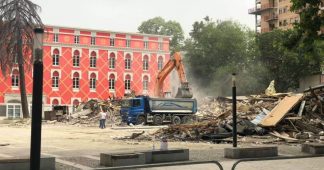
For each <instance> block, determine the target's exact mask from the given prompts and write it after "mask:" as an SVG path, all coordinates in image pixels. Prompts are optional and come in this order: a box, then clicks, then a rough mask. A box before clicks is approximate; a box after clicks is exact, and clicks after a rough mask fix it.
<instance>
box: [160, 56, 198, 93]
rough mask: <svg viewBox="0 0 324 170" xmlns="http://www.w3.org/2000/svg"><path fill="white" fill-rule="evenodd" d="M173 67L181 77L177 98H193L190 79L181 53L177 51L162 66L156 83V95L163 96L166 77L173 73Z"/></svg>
mask: <svg viewBox="0 0 324 170" xmlns="http://www.w3.org/2000/svg"><path fill="white" fill-rule="evenodd" d="M173 69H176V70H177V73H178V76H179V79H180V83H181V84H180V87H179V88H178V92H177V95H176V98H192V92H191V89H190V88H189V84H188V81H187V79H186V74H185V71H184V70H185V69H184V65H183V63H182V59H181V55H180V53H179V52H176V53H175V54H174V56H173V58H171V59H170V60H169V61H168V63H167V64H166V65H165V66H164V67H163V68H162V70H161V71H160V72H159V74H158V76H157V79H156V84H155V96H156V97H163V96H164V94H163V83H164V80H165V78H166V77H167V76H168V75H169V74H170V73H171V71H172V70H173Z"/></svg>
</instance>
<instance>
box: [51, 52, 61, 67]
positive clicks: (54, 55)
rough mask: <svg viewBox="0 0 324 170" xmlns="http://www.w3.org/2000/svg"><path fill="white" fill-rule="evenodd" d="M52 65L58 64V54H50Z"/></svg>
mask: <svg viewBox="0 0 324 170" xmlns="http://www.w3.org/2000/svg"><path fill="white" fill-rule="evenodd" d="M52 65H53V66H59V65H60V54H53V55H52Z"/></svg>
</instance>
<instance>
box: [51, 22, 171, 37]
mask: <svg viewBox="0 0 324 170" xmlns="http://www.w3.org/2000/svg"><path fill="white" fill-rule="evenodd" d="M45 27H53V28H65V29H77V30H82V31H91V32H104V33H114V34H117V33H118V34H130V35H140V36H150V37H161V38H171V36H168V35H157V34H143V33H134V32H123V31H111V30H99V29H91V28H90V29H89V28H78V27H67V26H59V25H48V24H46V25H45Z"/></svg>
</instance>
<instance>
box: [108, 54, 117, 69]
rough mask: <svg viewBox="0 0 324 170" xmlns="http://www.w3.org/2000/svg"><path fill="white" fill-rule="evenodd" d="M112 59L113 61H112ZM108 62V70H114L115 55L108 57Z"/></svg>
mask: <svg viewBox="0 0 324 170" xmlns="http://www.w3.org/2000/svg"><path fill="white" fill-rule="evenodd" d="M112 58H114V59H113V61H112ZM108 62H109V68H110V69H115V68H116V55H115V56H114V57H112V56H109V59H108Z"/></svg>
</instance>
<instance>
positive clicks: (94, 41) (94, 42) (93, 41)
mask: <svg viewBox="0 0 324 170" xmlns="http://www.w3.org/2000/svg"><path fill="white" fill-rule="evenodd" d="M90 44H91V45H96V37H94V36H92V37H91V39H90Z"/></svg>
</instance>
